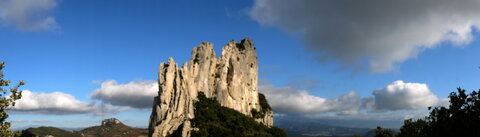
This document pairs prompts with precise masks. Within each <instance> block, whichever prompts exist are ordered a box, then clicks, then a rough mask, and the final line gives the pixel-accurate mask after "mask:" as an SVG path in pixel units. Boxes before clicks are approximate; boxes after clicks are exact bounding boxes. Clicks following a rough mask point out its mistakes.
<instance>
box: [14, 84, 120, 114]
mask: <svg viewBox="0 0 480 137" xmlns="http://www.w3.org/2000/svg"><path fill="white" fill-rule="evenodd" d="M11 109H12V110H13V111H15V112H24V113H36V114H56V115H66V114H86V113H93V114H95V115H106V114H111V113H117V112H120V111H125V110H128V108H118V107H113V106H111V105H105V104H97V103H87V102H82V101H80V100H77V99H75V97H74V96H72V95H70V94H66V93H62V92H52V93H38V92H32V91H30V90H23V92H22V98H21V99H20V100H18V101H16V104H15V106H14V107H12V108H11Z"/></svg>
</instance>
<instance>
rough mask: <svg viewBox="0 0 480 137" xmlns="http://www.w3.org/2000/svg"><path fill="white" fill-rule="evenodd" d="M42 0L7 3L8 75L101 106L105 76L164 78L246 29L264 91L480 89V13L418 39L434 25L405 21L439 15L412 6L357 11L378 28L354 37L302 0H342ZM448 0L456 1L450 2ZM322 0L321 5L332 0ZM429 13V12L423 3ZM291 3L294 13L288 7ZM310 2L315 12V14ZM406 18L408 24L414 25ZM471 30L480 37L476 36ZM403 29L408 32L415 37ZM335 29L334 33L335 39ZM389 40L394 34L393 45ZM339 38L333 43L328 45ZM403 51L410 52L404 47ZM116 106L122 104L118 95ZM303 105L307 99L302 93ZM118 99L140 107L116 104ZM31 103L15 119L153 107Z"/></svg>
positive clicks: (80, 118)
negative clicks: (161, 67) (66, 108)
mask: <svg viewBox="0 0 480 137" xmlns="http://www.w3.org/2000/svg"><path fill="white" fill-rule="evenodd" d="M41 2H43V4H42V3H41ZM41 2H40V4H38V3H34V4H31V3H32V1H29V0H22V1H21V2H20V4H19V5H20V6H19V5H17V6H18V7H14V8H13V7H11V6H12V5H10V4H11V3H14V2H12V1H10V0H0V8H3V9H2V10H0V13H2V12H3V13H7V14H5V15H2V16H0V25H1V26H0V48H1V49H2V53H1V54H0V60H2V61H5V62H6V68H5V69H4V73H5V74H6V76H5V79H10V80H12V81H19V80H25V81H26V85H25V86H22V89H26V90H29V91H31V92H32V93H39V94H40V93H45V94H48V93H52V92H55V91H58V92H61V93H64V94H69V95H71V96H73V97H75V99H76V100H78V101H81V102H86V103H87V104H88V103H92V102H93V103H97V104H101V102H102V100H101V99H92V97H91V95H92V94H93V92H94V91H96V90H99V91H103V90H102V87H101V83H102V82H106V81H108V80H115V81H116V83H117V84H118V85H122V84H124V85H127V84H128V83H129V82H132V81H133V82H139V83H141V82H144V81H148V80H156V79H157V69H158V64H159V63H160V62H165V61H166V60H167V58H168V57H173V58H174V59H175V60H176V61H177V62H185V61H187V60H188V59H189V58H190V53H191V49H192V48H193V47H195V46H197V45H198V44H200V43H201V42H202V41H208V42H211V43H214V45H215V46H214V48H215V51H216V52H217V55H218V54H219V53H220V52H221V47H222V46H223V45H224V44H226V43H227V42H229V41H231V40H236V41H240V40H241V39H243V38H245V37H251V38H252V39H253V41H254V43H255V46H256V47H257V55H258V57H259V78H260V79H262V81H268V82H267V83H268V84H267V86H265V87H266V88H264V89H265V90H266V91H265V92H267V93H270V94H277V93H276V92H275V91H276V90H279V89H285V90H287V89H288V92H295V93H297V92H306V93H308V96H313V97H318V98H322V99H331V100H335V99H336V98H339V97H340V96H342V95H345V94H347V93H349V92H350V91H354V92H355V93H356V94H358V95H359V96H360V97H361V100H363V99H365V98H368V97H375V98H379V96H375V95H373V92H374V91H376V90H377V91H379V92H381V91H383V89H384V90H388V89H387V88H385V87H386V86H387V85H392V83H393V82H394V81H397V80H402V81H404V83H414V84H424V85H427V86H428V89H427V91H425V92H428V93H432V94H434V95H435V96H437V97H438V98H439V99H443V98H446V97H447V96H448V94H449V93H450V92H451V91H454V90H455V89H456V88H457V87H462V88H465V89H467V90H468V91H471V90H476V89H478V88H480V87H478V83H480V80H479V79H478V78H477V77H478V76H479V75H480V68H479V67H480V60H479V59H478V51H480V43H479V41H478V39H479V36H480V35H479V33H478V31H477V29H476V25H478V23H479V22H478V20H477V19H476V18H478V17H475V18H473V17H470V16H465V17H463V18H458V19H457V18H455V20H454V21H451V22H452V23H451V24H453V25H450V26H440V27H432V28H429V29H428V30H429V32H430V34H432V37H433V36H436V34H438V35H440V36H439V37H441V38H439V39H438V38H437V39H436V38H432V39H431V40H430V39H429V38H431V37H428V38H425V39H429V40H428V41H422V40H423V39H420V40H419V39H415V38H411V37H410V35H413V36H416V35H417V34H418V35H421V34H422V35H423V34H424V33H423V32H424V31H422V33H420V32H417V31H408V29H406V30H407V31H403V30H405V28H402V27H404V26H406V24H409V23H411V24H414V25H417V27H418V28H422V25H423V26H435V25H439V24H428V23H425V22H422V21H417V20H420V19H416V18H414V17H412V16H413V15H404V16H399V18H402V19H403V20H408V19H412V18H413V19H412V20H415V21H410V22H405V23H404V24H394V26H389V25H385V24H386V22H387V23H388V19H385V20H387V21H384V22H382V19H383V18H387V17H383V16H375V17H378V18H380V19H378V20H377V19H373V20H367V21H364V20H363V19H362V20H360V19H356V18H357V16H354V17H353V18H352V19H350V20H349V21H350V22H353V23H357V26H360V28H359V29H358V30H360V32H363V33H366V34H365V35H364V36H363V35H355V36H356V37H355V36H346V34H343V33H342V32H340V31H344V29H346V28H350V27H351V26H347V25H348V24H347V23H344V21H342V20H340V19H337V18H332V17H331V16H327V15H325V16H323V15H320V14H318V15H317V14H316V12H322V11H321V10H319V11H316V10H308V8H311V7H309V6H306V7H303V8H302V7H301V6H302V4H299V3H304V4H305V5H315V4H317V5H328V4H330V3H331V4H332V5H337V6H338V4H335V2H331V1H330V3H328V2H325V3H315V2H314V3H309V2H304V1H302V2H298V3H294V4H293V5H294V6H292V7H293V8H295V7H297V8H299V7H300V8H301V9H306V10H304V11H302V10H298V13H295V12H292V13H291V14H290V12H289V11H290V10H291V11H297V10H294V9H288V8H282V6H285V5H291V3H289V2H288V1H281V2H278V3H280V4H283V5H276V4H272V1H269V0H257V1H252V0H224V1H214V0H208V1H194V0H178V1H164V0H142V1H137V0H125V1H121V2H119V1H111V0H106V1H97V0H82V1H67V0H63V1H59V0H42V1H41ZM366 2H370V1H366ZM52 3H53V4H52ZM440 3H442V2H440ZM444 3H447V4H448V2H444ZM17 4H18V3H17ZM22 4H23V7H22ZM381 4H382V3H381ZM383 4H385V3H383ZM305 5H303V6H305ZM387 5H388V4H387ZM8 6H10V7H8ZM269 6H271V7H269ZM319 7H320V9H321V7H322V6H319ZM387 7H388V6H387ZM275 8H278V9H275ZM362 8H365V7H359V9H362ZM418 8H419V9H428V8H431V7H429V6H424V7H418ZM449 8H451V11H450V12H446V13H438V15H437V16H432V18H433V20H435V19H438V20H439V21H443V20H445V18H447V17H449V16H450V15H451V14H452V15H464V14H467V13H465V12H458V13H457V12H455V11H460V10H461V9H458V8H456V7H449ZM12 9H20V10H25V11H26V13H32V14H11V13H15V11H17V10H12ZM269 9H270V10H269ZM315 9H316V8H315ZM282 10H283V11H282ZM329 10H332V9H326V11H329ZM335 10H342V8H341V6H340V8H338V9H335ZM375 10H378V11H377V12H380V11H382V10H385V11H387V12H385V13H387V14H388V13H391V14H392V15H389V16H394V15H393V14H395V15H396V14H397V13H398V12H399V11H402V10H403V9H375ZM375 10H373V11H375ZM333 11H334V10H333ZM422 11H423V10H418V12H422ZM434 11H435V10H434ZM287 12H288V13H289V14H285V13H287ZM310 12H311V13H312V14H307V13H310ZM33 13H36V14H33ZM335 13H337V14H338V15H337V16H342V15H344V16H345V17H349V16H347V15H352V14H351V12H347V11H344V12H343V11H340V12H339V11H335ZM371 14H373V15H376V14H375V13H368V14H367V13H365V14H358V18H361V17H362V16H366V15H371ZM355 15H356V14H355ZM17 16H20V17H17ZM19 18H26V19H19ZM47 19H50V22H47V23H48V24H43V25H38V23H39V22H40V23H42V22H45V21H48V20H47ZM51 19H53V22H52V21H51ZM462 19H464V20H465V21H462ZM467 19H468V21H466V20H467ZM327 20H333V21H339V22H337V23H324V22H328V21H327ZM447 20H448V19H447ZM452 20H453V19H452ZM377 21H378V22H377ZM435 21H436V20H435ZM464 22H468V23H467V29H468V30H469V31H465V29H462V28H458V27H457V26H465V24H464ZM332 24H333V25H332ZM375 24H377V26H382V25H383V26H385V27H387V28H391V29H387V30H388V31H391V32H392V33H393V34H392V36H395V38H394V39H393V40H391V41H388V40H390V37H385V38H383V37H377V35H373V34H377V33H376V32H372V31H374V30H379V31H382V30H384V29H383V28H375V27H374V28H370V29H372V30H368V31H365V30H363V31H362V29H363V28H368V27H371V26H375ZM336 25H338V26H336ZM342 25H344V26H342ZM29 26H34V27H29ZM330 28H337V30H339V31H338V32H337V31H332V30H331V29H330ZM396 28H402V31H400V30H399V29H396ZM406 28H409V27H406ZM439 28H442V29H445V28H446V29H447V31H448V32H445V31H443V30H439V31H436V30H438V29H439ZM353 30H355V29H346V31H353ZM439 32H443V33H439ZM350 33H355V32H350ZM350 33H348V34H350ZM452 33H453V34H456V35H455V36H457V37H458V38H457V37H455V36H453V37H455V38H451V39H450V37H449V36H450V34H452ZM329 34H331V35H329ZM337 34H338V35H337ZM369 34H372V35H369ZM465 35H467V36H466V37H468V36H470V37H471V38H465V37H464V36H465ZM341 36H345V37H341ZM360 36H362V37H361V40H358V39H360V38H358V37H360ZM400 36H404V37H406V38H405V39H403V38H402V37H400ZM324 37H331V38H330V39H323V38H324ZM372 37H375V38H376V39H372ZM377 38H378V39H377ZM397 38H398V39H397ZM421 38H423V37H421ZM331 39H340V40H341V41H333V40H331ZM379 39H380V40H379ZM400 40H401V41H400ZM405 40H408V41H412V42H413V44H412V43H408V42H407V43H406V44H404V45H398V44H397V43H402V41H405ZM343 41H354V42H358V43H355V44H358V46H349V45H352V43H346V42H343ZM365 41H367V42H365ZM372 41H373V42H372ZM384 41H386V42H387V43H392V44H391V45H390V44H383V43H385V42H384ZM399 41H400V42H399ZM365 43H367V44H365ZM368 43H373V45H374V46H373V47H369V45H368ZM378 43H380V46H379V47H378V46H376V45H375V44H378ZM327 44H331V45H333V46H324V45H327ZM336 44H337V45H336ZM355 44H353V45H355ZM382 44H383V45H382ZM395 44H397V45H395ZM383 47H391V48H383ZM399 47H406V48H399ZM339 48H340V49H339ZM349 48H351V49H349ZM376 49H380V50H376ZM403 49H408V50H406V51H405V52H402V51H403ZM410 49H413V50H410ZM355 50H358V52H356V51H355ZM364 50H365V51H364ZM380 52H384V53H385V54H383V53H380ZM344 54H345V55H344ZM347 54H348V55H347ZM398 54H405V55H398ZM397 55H398V56H397ZM375 61H377V62H378V61H379V62H381V63H380V64H381V65H383V66H381V67H380V69H378V70H377V69H375V67H374V65H372V62H375ZM390 64H393V65H392V66H393V67H389V65H390ZM270 89H271V91H270ZM379 89H380V90H379ZM399 92H416V91H414V90H412V91H410V90H409V91H399ZM62 95H63V94H62ZM267 95H268V94H267ZM295 95H297V94H295ZM379 95H380V94H379ZM152 98H153V96H152ZM269 99H270V98H269ZM272 99H275V98H272ZM314 100H315V99H314ZM269 101H270V102H273V103H275V102H278V101H272V100H269ZM376 103H378V102H376ZM417 103H418V102H417ZM104 104H108V105H111V104H109V103H108V102H104ZM436 104H437V103H434V104H432V103H430V104H429V105H436ZM299 105H302V104H301V103H299ZM306 105H308V104H306ZM427 105H428V104H427ZM393 106H396V105H393ZM111 107H129V106H116V105H111ZM24 109H25V110H24V111H13V112H12V113H11V115H10V118H9V120H11V121H14V125H13V126H14V127H23V126H31V125H52V126H59V127H87V126H92V125H98V124H99V123H100V120H101V119H104V118H109V117H117V118H119V119H120V120H122V121H124V122H125V123H127V124H128V125H132V126H139V127H145V126H146V125H147V124H148V118H149V115H150V109H148V108H134V107H130V108H128V110H121V109H119V110H118V112H117V113H115V114H111V113H107V114H104V115H94V114H92V113H78V114H77V113H69V114H54V113H45V112H38V109H37V110H28V109H27V108H24ZM39 109H41V108H39ZM54 109H60V108H54ZM274 109H275V107H274ZM286 109H288V108H282V110H283V111H282V112H281V113H285V115H288V114H300V115H305V116H310V117H316V116H319V117H322V118H325V115H326V114H332V113H333V114H332V115H334V116H333V117H334V118H337V119H343V118H345V117H335V116H336V114H337V113H341V112H336V111H334V110H325V111H320V110H319V111H315V110H312V111H305V112H303V111H300V112H299V111H293V110H292V111H289V110H286ZM319 109H320V108H319ZM425 109H426V108H425ZM425 109H420V108H417V107H400V108H399V109H395V108H386V111H388V112H385V111H384V112H385V113H377V112H372V113H375V114H376V115H381V114H385V115H386V114H388V113H397V112H398V113H399V115H400V116H398V117H395V118H387V120H391V119H394V120H399V119H402V118H403V117H404V116H401V115H407V114H410V112H415V114H416V113H417V112H424V111H425ZM342 111H343V110H342ZM356 111H360V112H364V113H360V114H364V115H370V114H372V113H370V112H369V111H371V110H369V109H366V108H365V109H360V110H356ZM281 113H279V114H281ZM324 113H325V114H324ZM421 114H424V113H420V115H419V116H421ZM352 115H355V114H352ZM362 116H363V115H362ZM372 116H374V115H372ZM419 116H417V117H419ZM349 118H350V117H349ZM351 118H357V119H358V118H359V117H355V116H352V117H351ZM36 120H37V121H36ZM38 120H40V121H38Z"/></svg>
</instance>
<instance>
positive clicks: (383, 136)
mask: <svg viewBox="0 0 480 137" xmlns="http://www.w3.org/2000/svg"><path fill="white" fill-rule="evenodd" d="M375 137H395V135H393V131H392V130H389V129H383V128H381V127H377V129H376V130H375Z"/></svg>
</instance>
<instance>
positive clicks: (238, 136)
mask: <svg viewBox="0 0 480 137" xmlns="http://www.w3.org/2000/svg"><path fill="white" fill-rule="evenodd" d="M192 124H193V127H195V128H198V130H197V131H195V130H194V131H192V137H209V136H215V137H217V136H218V137H286V136H287V135H286V133H285V131H283V130H282V129H280V128H277V127H268V126H265V125H263V124H260V123H258V122H256V121H255V120H254V119H253V118H251V117H248V116H246V115H244V114H242V113H240V112H238V111H236V110H233V109H231V108H228V107H223V106H221V105H220V103H218V101H217V100H216V99H215V98H207V97H206V96H205V94H203V93H202V92H199V94H198V102H196V103H195V118H194V119H193V120H192Z"/></svg>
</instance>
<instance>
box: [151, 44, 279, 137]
mask: <svg viewBox="0 0 480 137" xmlns="http://www.w3.org/2000/svg"><path fill="white" fill-rule="evenodd" d="M257 83H258V58H257V55H256V48H255V47H254V45H253V42H252V40H251V39H250V38H245V39H244V40H242V41H241V42H240V43H237V42H236V41H234V40H232V41H230V42H229V43H227V45H225V46H224V47H223V48H222V55H221V56H220V58H218V59H217V58H216V55H215V51H214V50H213V44H211V43H208V42H202V43H201V44H200V45H198V46H197V47H194V48H193V50H192V56H191V58H190V61H188V63H184V64H183V65H182V67H181V68H179V67H178V64H177V63H176V62H175V61H174V60H173V58H169V59H168V63H163V62H162V63H160V67H159V69H158V84H159V93H158V95H159V96H157V97H155V99H154V104H153V110H152V115H151V116H150V125H149V130H150V136H154V137H164V136H167V135H170V134H172V133H173V132H174V131H177V130H181V131H182V132H181V133H182V136H184V137H188V136H190V131H191V130H192V126H191V123H190V120H191V119H193V118H194V117H195V116H194V105H193V102H194V101H197V94H198V92H204V93H205V95H206V96H207V97H216V98H217V100H218V101H219V103H220V104H221V105H222V106H225V107H230V108H232V109H234V110H237V111H239V112H241V113H243V114H245V115H247V116H252V114H251V112H252V110H256V111H260V110H261V106H260V104H259V98H258V87H257ZM256 120H257V121H258V122H260V123H263V124H265V125H268V126H271V125H272V124H273V114H272V112H271V110H269V111H268V112H267V113H266V115H265V116H264V117H262V118H257V119H256Z"/></svg>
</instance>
